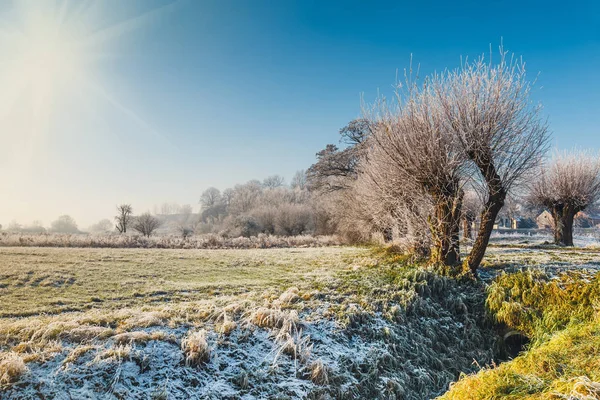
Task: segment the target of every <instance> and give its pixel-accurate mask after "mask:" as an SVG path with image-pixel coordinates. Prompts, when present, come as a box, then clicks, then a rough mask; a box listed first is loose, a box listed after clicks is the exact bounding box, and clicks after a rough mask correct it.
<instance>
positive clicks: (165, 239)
mask: <svg viewBox="0 0 600 400" xmlns="http://www.w3.org/2000/svg"><path fill="white" fill-rule="evenodd" d="M340 244H341V241H340V239H339V238H338V237H336V236H312V235H298V236H274V235H266V234H263V233H261V234H259V235H257V236H251V237H233V238H230V237H224V236H221V235H217V234H212V233H210V234H204V235H193V236H189V237H187V238H182V237H181V236H174V235H155V236H151V237H144V236H141V235H136V234H126V235H119V234H116V233H107V234H86V233H79V234H61V233H19V232H0V247H17V246H19V247H84V248H90V247H91V248H132V249H137V248H144V249H270V248H288V247H322V246H334V245H340Z"/></svg>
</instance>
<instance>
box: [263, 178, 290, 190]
mask: <svg viewBox="0 0 600 400" xmlns="http://www.w3.org/2000/svg"><path fill="white" fill-rule="evenodd" d="M284 182H285V179H284V178H283V176H281V175H271V176H268V177H266V178H265V179H263V182H262V185H263V187H264V188H266V189H275V188H278V187H281V186H283V184H284Z"/></svg>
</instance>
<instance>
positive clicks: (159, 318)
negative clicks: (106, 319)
mask: <svg viewBox="0 0 600 400" xmlns="http://www.w3.org/2000/svg"><path fill="white" fill-rule="evenodd" d="M167 318H168V315H166V313H164V312H159V311H150V312H139V313H135V314H133V315H132V316H130V317H129V318H127V320H126V321H125V324H124V326H123V329H131V328H149V327H151V326H163V325H164V324H165V320H166V319H167Z"/></svg>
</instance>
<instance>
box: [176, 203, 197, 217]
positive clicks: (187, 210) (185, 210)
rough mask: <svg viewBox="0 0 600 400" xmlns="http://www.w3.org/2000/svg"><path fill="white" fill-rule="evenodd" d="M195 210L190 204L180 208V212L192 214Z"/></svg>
mask: <svg viewBox="0 0 600 400" xmlns="http://www.w3.org/2000/svg"><path fill="white" fill-rule="evenodd" d="M193 212H194V209H193V208H192V206H191V205H189V204H184V205H182V206H181V207H180V208H179V214H182V215H186V216H190V215H192V213H193Z"/></svg>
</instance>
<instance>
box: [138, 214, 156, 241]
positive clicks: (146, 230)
mask: <svg viewBox="0 0 600 400" xmlns="http://www.w3.org/2000/svg"><path fill="white" fill-rule="evenodd" d="M159 226H160V220H159V219H158V218H156V217H155V216H153V215H152V214H150V213H149V212H145V213H143V214H142V215H140V216H139V217H137V218H135V221H134V223H133V226H132V227H133V229H134V230H136V231H138V232H139V233H141V234H142V235H144V236H146V237H150V236H151V235H152V234H153V233H154V231H155V230H156V229H158V227H159Z"/></svg>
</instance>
